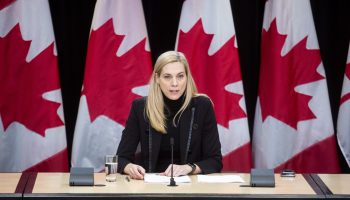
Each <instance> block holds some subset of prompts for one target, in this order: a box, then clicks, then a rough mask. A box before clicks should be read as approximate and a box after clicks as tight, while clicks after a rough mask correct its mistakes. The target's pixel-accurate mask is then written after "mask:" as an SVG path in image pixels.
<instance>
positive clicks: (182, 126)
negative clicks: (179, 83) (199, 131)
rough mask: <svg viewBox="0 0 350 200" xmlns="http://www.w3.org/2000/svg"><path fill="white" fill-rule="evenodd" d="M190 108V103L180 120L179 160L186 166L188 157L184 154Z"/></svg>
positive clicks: (188, 128) (189, 122) (188, 129)
mask: <svg viewBox="0 0 350 200" xmlns="http://www.w3.org/2000/svg"><path fill="white" fill-rule="evenodd" d="M192 107H193V105H192V103H190V105H189V106H188V108H187V109H186V110H185V111H184V112H183V113H182V116H181V119H180V159H181V163H182V164H186V163H187V160H188V157H187V155H186V154H187V153H188V152H186V150H187V143H188V137H189V131H190V125H191V115H192V113H191V110H192V109H191V108H192Z"/></svg>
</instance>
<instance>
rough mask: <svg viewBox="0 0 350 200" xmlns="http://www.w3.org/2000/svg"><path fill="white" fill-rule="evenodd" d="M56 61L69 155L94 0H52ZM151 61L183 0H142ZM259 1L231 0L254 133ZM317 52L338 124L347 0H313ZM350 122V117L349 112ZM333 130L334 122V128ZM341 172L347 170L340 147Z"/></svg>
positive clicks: (164, 46) (349, 19) (349, 32)
mask: <svg viewBox="0 0 350 200" xmlns="http://www.w3.org/2000/svg"><path fill="white" fill-rule="evenodd" d="M49 2H50V8H51V14H52V20H53V26H54V31H55V36H56V42H57V50H58V62H59V70H60V77H61V86H62V96H63V105H64V114H65V122H66V129H67V142H68V152H69V160H70V153H71V149H72V140H73V134H74V126H75V121H76V117H77V111H78V106H79V99H80V91H81V87H82V83H83V76H84V66H85V58H86V53H87V42H88V38H89V33H90V26H91V21H92V17H93V12H94V6H95V2H96V1H95V0H75V1H71V0H60V1H58V0H50V1H49ZM142 3H143V7H144V12H145V18H146V24H147V29H148V36H149V41H150V47H151V53H152V59H153V62H154V61H155V59H156V58H157V57H158V56H159V55H160V54H161V53H162V52H164V51H167V50H173V49H174V47H175V40H176V34H177V29H178V25H179V19H180V14H181V7H182V3H183V0H165V1H164V0H142ZM264 4H265V1H263V0H231V7H232V11H233V18H234V23H235V29H236V35H237V41H238V47H239V48H238V51H239V56H240V63H241V71H242V78H243V86H244V91H245V99H246V106H247V113H248V121H249V129H250V132H251V133H252V130H253V121H254V112H255V103H256V99H257V90H258V79H259V62H260V37H261V28H262V20H263V14H264ZM311 6H312V12H313V16H314V21H315V26H316V32H317V37H318V40H319V45H320V51H321V57H322V59H323V64H324V67H325V70H326V76H327V83H328V90H329V96H330V102H331V109H332V116H333V122H334V125H335V126H336V122H337V115H338V109H339V99H340V94H341V88H342V82H343V76H344V70H345V63H346V58H347V52H348V48H349V36H350V1H348V0H322V1H321V0H311ZM349 122H350V117H349ZM334 128H335V130H336V127H334ZM338 152H339V158H340V164H341V168H342V172H346V173H349V172H350V169H349V167H348V166H347V165H346V162H345V160H344V158H343V156H342V154H341V152H340V151H339V149H338Z"/></svg>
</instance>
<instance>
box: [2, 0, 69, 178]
mask: <svg viewBox="0 0 350 200" xmlns="http://www.w3.org/2000/svg"><path fill="white" fill-rule="evenodd" d="M56 54H57V53H56V47H55V37H54V33H53V27H52V22H51V14H50V9H49V4H48V1H47V0H34V1H26V0H17V1H0V91H1V95H0V152H1V153H0V171H1V172H21V171H51V172H53V171H60V172H64V171H68V156H67V142H66V132H65V125H64V118H63V107H62V97H61V89H60V83H59V76H58V66H57V56H56Z"/></svg>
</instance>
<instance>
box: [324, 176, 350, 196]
mask: <svg viewBox="0 0 350 200" xmlns="http://www.w3.org/2000/svg"><path fill="white" fill-rule="evenodd" d="M318 176H319V177H320V178H321V180H322V181H323V182H324V184H325V185H326V186H327V187H328V189H329V190H330V191H331V192H332V193H333V194H340V195H350V174H318Z"/></svg>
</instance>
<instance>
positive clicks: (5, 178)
mask: <svg viewBox="0 0 350 200" xmlns="http://www.w3.org/2000/svg"><path fill="white" fill-rule="evenodd" d="M21 175H22V173H0V193H15V192H16V188H17V184H18V182H19V180H20V178H21Z"/></svg>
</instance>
